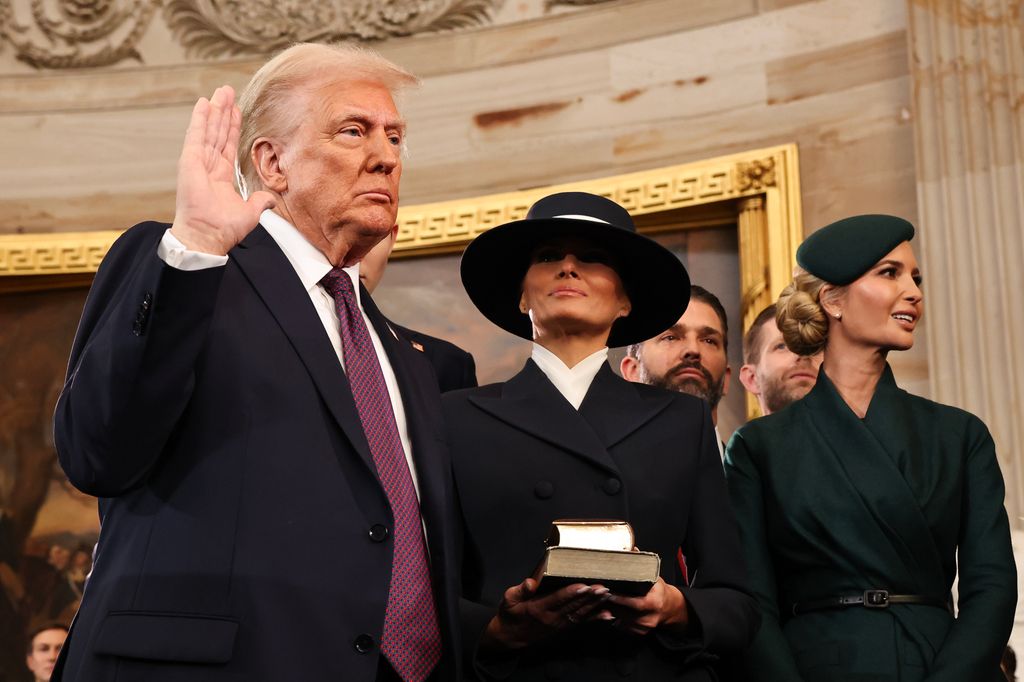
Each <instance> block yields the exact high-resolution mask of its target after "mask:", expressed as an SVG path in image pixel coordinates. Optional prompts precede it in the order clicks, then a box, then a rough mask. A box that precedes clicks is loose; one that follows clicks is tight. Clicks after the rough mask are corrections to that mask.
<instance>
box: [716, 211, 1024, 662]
mask: <svg viewBox="0 0 1024 682" xmlns="http://www.w3.org/2000/svg"><path fill="white" fill-rule="evenodd" d="M913 235H914V228H913V226H912V225H911V224H910V223H908V222H906V221H905V220H902V219H900V218H895V217H892V216H883V215H867V216H856V217H853V218H847V219H845V220H841V221H839V222H836V223H833V224H831V225H829V226H827V227H825V228H823V229H821V230H819V231H818V232H816V233H814V234H813V235H811V236H810V237H809V238H808V239H807V240H806V241H805V242H804V243H803V244H802V245H801V247H800V249H799V250H798V252H797V263H798V265H799V267H798V268H797V270H796V273H795V276H794V281H793V283H792V284H790V286H789V287H787V288H786V290H785V291H783V293H782V296H781V297H780V298H779V303H778V311H779V312H778V316H777V321H778V324H779V328H780V329H781V330H782V333H783V336H784V338H785V341H786V345H787V346H789V348H790V349H791V350H793V351H794V352H796V353H800V354H806V355H810V354H812V353H815V352H817V351H819V350H821V349H824V352H825V354H824V360H823V362H822V365H821V370H820V372H819V375H818V382H817V384H816V386H815V387H814V389H813V390H812V391H811V392H810V393H809V394H808V395H807V396H806V397H805V398H803V399H802V400H800V401H798V402H796V403H794V404H792V405H791V406H790V407H788V408H787V409H784V410H782V411H780V412H778V413H775V414H772V415H770V416H768V417H765V418H763V419H757V420H754V421H752V422H750V423H749V424H747V425H746V426H744V427H743V428H741V429H740V430H739V431H737V432H736V434H735V435H734V436H733V438H732V440H731V442H730V443H729V447H728V452H727V456H726V475H727V479H728V486H729V493H730V497H731V499H732V502H733V508H734V510H735V511H736V515H737V520H738V522H739V524H740V535H741V540H742V542H743V545H744V549H745V552H746V557H747V562H748V567H749V569H750V571H751V579H752V582H753V586H754V588H755V592H756V594H757V597H758V600H759V602H760V605H761V611H762V626H761V629H760V631H759V633H758V635H757V637H756V639H755V641H754V644H753V646H752V647H751V649H750V651H749V652H748V654H747V660H746V664H747V674H748V677H749V679H750V680H752V681H760V680H764V681H766V682H769V681H770V682H798V681H803V682H818V681H820V680H828V681H830V682H854V681H856V682H867V681H871V682H917V681H921V682H923V681H925V680H927V681H928V682H940V681H941V682H997V681H1000V680H1002V677H1001V676H1000V672H999V660H1000V655H1001V654H1002V651H1003V647H1004V645H1005V644H1006V640H1007V638H1008V636H1009V633H1010V628H1011V625H1012V623H1013V614H1014V609H1015V606H1016V600H1017V595H1016V573H1015V567H1014V559H1013V552H1012V549H1011V546H1010V535H1009V527H1008V523H1007V517H1006V511H1005V510H1004V508H1003V496H1004V488H1003V479H1002V475H1001V474H1000V471H999V465H998V463H997V461H996V455H995V448H994V445H993V442H992V438H991V436H990V435H989V432H988V429H986V427H985V425H984V424H983V423H982V422H981V421H980V420H979V419H978V418H977V417H975V416H974V415H972V414H970V413H968V412H964V411H963V410H959V409H956V408H954V407H949V406H946V405H940V404H938V403H934V402H932V401H930V400H926V399H924V398H920V397H917V396H913V395H910V394H908V393H906V392H905V391H903V390H901V389H900V388H899V387H898V386H897V385H896V382H895V380H894V379H893V374H892V371H891V369H890V368H889V365H888V363H887V362H886V358H887V355H888V353H889V352H890V351H893V350H906V349H908V348H910V347H911V346H912V345H913V342H914V330H915V328H916V327H917V325H918V324H919V323H920V320H921V315H922V312H923V294H922V292H921V276H920V272H919V269H918V265H917V260H916V258H915V257H914V253H913V251H912V250H911V247H910V240H911V239H912V238H913ZM958 564H959V576H960V580H959V590H958V591H959V601H958V603H957V605H956V606H957V613H956V615H955V616H954V613H953V605H952V603H951V596H950V594H951V588H952V585H953V580H954V578H956V576H957V567H958Z"/></svg>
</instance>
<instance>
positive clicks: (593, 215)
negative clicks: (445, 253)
mask: <svg viewBox="0 0 1024 682" xmlns="http://www.w3.org/2000/svg"><path fill="white" fill-rule="evenodd" d="M565 236H573V237H576V238H579V239H583V240H586V241H588V242H591V243H593V244H595V245H597V246H601V247H604V248H605V249H607V250H608V252H609V253H611V254H612V256H613V257H614V258H615V263H614V265H612V267H613V269H614V270H615V272H616V273H617V274H618V275H619V279H621V280H622V285H623V287H624V288H625V290H626V294H627V295H628V296H629V302H630V305H631V310H630V313H629V315H627V316H626V317H622V318H619V319H618V320H616V321H615V323H614V325H613V326H612V330H611V334H610V335H609V337H608V345H609V346H613V347H615V346H627V345H629V344H631V343H640V342H643V341H646V340H647V339H649V338H651V337H653V336H655V335H657V334H660V333H661V332H663V331H665V330H666V329H668V328H669V327H671V326H672V325H674V324H675V323H676V321H678V320H679V318H680V317H682V315H683V312H684V311H685V310H686V306H687V305H688V304H689V302H690V277H689V275H688V274H687V273H686V268H685V267H684V266H683V264H682V263H681V262H680V261H679V259H678V258H677V257H676V256H675V254H673V253H672V252H671V251H669V250H668V249H666V248H665V247H664V246H662V245H661V244H659V243H658V242H656V241H654V240H653V239H649V238H648V237H645V236H643V235H641V234H637V231H636V226H635V225H634V224H633V219H632V218H631V217H630V215H629V212H628V211H626V209H624V208H622V207H621V206H619V205H618V204H617V203H615V202H614V201H612V200H610V199H606V198H604V197H601V196H597V195H595V194H588V193H586V192H560V193H558V194H552V195H549V196H546V197H544V198H543V199H540V200H539V201H537V203H535V204H534V205H533V206H531V207H530V210H529V211H528V212H527V214H526V217H525V218H523V219H522V220H516V221H513V222H511V223H505V224H504V225H499V226H498V227H494V228H491V229H490V230H488V231H487V232H484V233H483V234H481V235H480V236H478V237H477V238H476V239H474V240H473V241H472V242H471V243H470V244H469V246H467V247H466V251H465V252H464V253H463V255H462V284H463V286H464V287H465V288H466V292H467V293H468V294H469V298H470V299H471V300H472V301H473V304H474V305H475V306H476V307H477V309H478V310H479V311H480V312H481V313H483V314H484V316H485V317H486V318H487V319H488V320H490V321H491V322H493V323H494V324H496V325H498V326H499V327H501V328H502V329H504V330H505V331H507V332H511V333H512V334H515V335H516V336H521V337H522V338H524V339H531V340H532V339H533V324H532V323H531V322H530V318H529V316H527V315H526V314H524V313H523V312H522V311H520V310H519V301H520V298H521V296H522V290H523V288H522V287H523V277H525V276H526V271H527V270H528V269H529V267H530V258H531V256H532V254H533V252H534V250H535V249H536V248H537V247H538V246H540V245H541V244H543V243H544V242H546V241H548V240H551V239H557V238H560V237H565Z"/></svg>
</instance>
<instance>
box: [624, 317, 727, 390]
mask: <svg viewBox="0 0 1024 682" xmlns="http://www.w3.org/2000/svg"><path fill="white" fill-rule="evenodd" d="M637 369H638V378H639V380H640V381H642V382H643V383H645V384H650V385H652V386H660V387H661V388H667V389H669V390H673V391H679V392H681V393H689V394H690V395H694V396H697V397H698V398H702V399H704V400H706V401H708V403H709V404H710V405H711V407H717V406H718V403H719V402H720V401H721V399H722V396H724V395H725V394H726V392H727V391H728V378H729V373H730V370H729V360H728V358H727V357H726V353H725V334H724V330H723V329H722V321H721V320H720V319H719V318H718V314H717V313H716V312H715V309H714V308H712V307H711V306H710V305H708V304H707V303H704V302H703V301H698V300H696V299H691V300H690V305H688V306H687V307H686V312H685V313H683V316H682V317H680V318H679V321H678V322H676V323H675V324H674V325H673V326H672V327H671V328H669V329H667V330H666V331H664V332H662V333H661V334H659V335H658V336H656V337H654V338H653V339H649V340H647V341H644V343H643V345H642V346H641V348H640V357H639V366H638V368H637Z"/></svg>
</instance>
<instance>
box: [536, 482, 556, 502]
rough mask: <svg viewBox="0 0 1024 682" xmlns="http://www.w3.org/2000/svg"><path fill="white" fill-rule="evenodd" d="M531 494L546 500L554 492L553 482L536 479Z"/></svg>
mask: <svg viewBox="0 0 1024 682" xmlns="http://www.w3.org/2000/svg"><path fill="white" fill-rule="evenodd" d="M533 494H534V495H536V496H537V497H539V498H540V499H542V500H546V499H548V498H549V497H551V496H552V495H554V494H555V484H554V483H552V482H551V481H537V485H535V486H533Z"/></svg>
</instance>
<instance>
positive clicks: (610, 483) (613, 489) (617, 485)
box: [601, 478, 622, 495]
mask: <svg viewBox="0 0 1024 682" xmlns="http://www.w3.org/2000/svg"><path fill="white" fill-rule="evenodd" d="M601 488H602V489H603V490H604V491H605V492H606V493H608V494H609V495H617V494H618V492H619V491H620V490H622V481H620V480H619V479H617V478H609V479H608V480H607V481H605V482H604V485H602V486H601Z"/></svg>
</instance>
